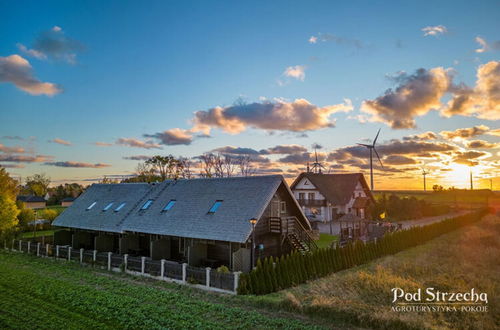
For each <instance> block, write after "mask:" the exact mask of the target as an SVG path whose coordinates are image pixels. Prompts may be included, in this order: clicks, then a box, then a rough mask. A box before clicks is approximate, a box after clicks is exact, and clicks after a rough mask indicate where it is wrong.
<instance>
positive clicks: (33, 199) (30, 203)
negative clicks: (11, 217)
mask: <svg viewBox="0 0 500 330" xmlns="http://www.w3.org/2000/svg"><path fill="white" fill-rule="evenodd" d="M17 200H18V201H20V202H23V203H24V206H25V207H27V208H29V209H43V208H45V207H46V206H47V202H46V201H45V199H44V198H43V197H40V196H34V195H19V196H17Z"/></svg>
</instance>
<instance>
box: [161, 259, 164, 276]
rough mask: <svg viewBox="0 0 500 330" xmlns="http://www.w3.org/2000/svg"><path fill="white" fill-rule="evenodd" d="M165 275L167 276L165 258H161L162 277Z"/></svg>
mask: <svg viewBox="0 0 500 330" xmlns="http://www.w3.org/2000/svg"><path fill="white" fill-rule="evenodd" d="M164 276H165V259H161V271H160V277H161V278H163V277H164Z"/></svg>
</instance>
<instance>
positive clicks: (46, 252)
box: [45, 244, 49, 257]
mask: <svg viewBox="0 0 500 330" xmlns="http://www.w3.org/2000/svg"><path fill="white" fill-rule="evenodd" d="M45 255H46V256H47V257H48V256H49V244H45Z"/></svg>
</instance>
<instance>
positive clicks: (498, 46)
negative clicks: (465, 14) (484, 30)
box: [475, 36, 500, 53]
mask: <svg viewBox="0 0 500 330" xmlns="http://www.w3.org/2000/svg"><path fill="white" fill-rule="evenodd" d="M475 40H476V42H477V43H478V44H479V46H480V48H477V49H476V50H475V52H476V53H486V52H488V51H490V50H500V40H498V41H493V42H492V43H488V42H487V41H486V39H484V38H481V37H479V36H477V37H476V39H475Z"/></svg>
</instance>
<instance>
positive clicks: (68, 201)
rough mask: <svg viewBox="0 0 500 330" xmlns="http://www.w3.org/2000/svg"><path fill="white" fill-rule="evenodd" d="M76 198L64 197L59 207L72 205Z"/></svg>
mask: <svg viewBox="0 0 500 330" xmlns="http://www.w3.org/2000/svg"><path fill="white" fill-rule="evenodd" d="M75 199H76V198H74V197H66V198H63V199H62V200H61V206H63V207H68V206H71V205H73V202H74V201H75Z"/></svg>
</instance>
